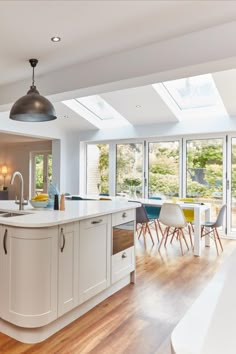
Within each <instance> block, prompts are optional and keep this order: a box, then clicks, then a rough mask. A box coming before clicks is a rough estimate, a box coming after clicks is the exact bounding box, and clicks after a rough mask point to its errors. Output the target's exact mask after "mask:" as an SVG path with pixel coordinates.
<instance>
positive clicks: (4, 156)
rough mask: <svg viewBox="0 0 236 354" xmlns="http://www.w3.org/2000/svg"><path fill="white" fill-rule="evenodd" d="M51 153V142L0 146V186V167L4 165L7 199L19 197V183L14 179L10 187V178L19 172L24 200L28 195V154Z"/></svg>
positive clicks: (1, 179)
mask: <svg viewBox="0 0 236 354" xmlns="http://www.w3.org/2000/svg"><path fill="white" fill-rule="evenodd" d="M33 151H52V141H36V142H28V143H11V144H0V185H2V184H3V176H2V175H1V167H2V165H6V166H7V168H8V173H7V176H6V183H5V184H6V186H7V187H8V191H9V193H8V194H9V199H15V196H16V195H17V196H18V197H19V195H20V183H19V179H18V178H16V179H15V182H14V185H12V186H11V185H10V180H11V176H12V174H13V172H14V171H19V172H21V174H22V175H23V177H24V198H28V197H29V195H30V191H29V186H30V181H29V178H30V152H33Z"/></svg>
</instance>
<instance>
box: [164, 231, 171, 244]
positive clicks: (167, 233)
mask: <svg viewBox="0 0 236 354" xmlns="http://www.w3.org/2000/svg"><path fill="white" fill-rule="evenodd" d="M166 229H167V231H166V237H165V243H164V246H165V247H166V242H167V238H168V236H169V231H170V227H169V226H168V227H167V228H166Z"/></svg>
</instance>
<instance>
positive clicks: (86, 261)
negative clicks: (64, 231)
mask: <svg viewBox="0 0 236 354" xmlns="http://www.w3.org/2000/svg"><path fill="white" fill-rule="evenodd" d="M110 263H111V217H110V215H106V216H102V217H98V218H93V219H88V220H83V221H81V222H80V243H79V301H80V303H82V302H84V301H86V300H88V299H89V298H91V297H92V296H94V295H96V294H98V293H99V292H101V291H102V290H104V289H106V288H107V287H109V286H110Z"/></svg>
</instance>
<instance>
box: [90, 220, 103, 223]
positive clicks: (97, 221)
mask: <svg viewBox="0 0 236 354" xmlns="http://www.w3.org/2000/svg"><path fill="white" fill-rule="evenodd" d="M100 222H102V219H99V220H94V221H92V222H91V224H100Z"/></svg>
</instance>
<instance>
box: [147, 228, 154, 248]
mask: <svg viewBox="0 0 236 354" xmlns="http://www.w3.org/2000/svg"><path fill="white" fill-rule="evenodd" d="M146 231H147V232H148V233H149V235H150V237H151V240H152V244H153V245H154V241H153V237H152V233H151V230H150V227H149V225H148V223H146Z"/></svg>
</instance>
